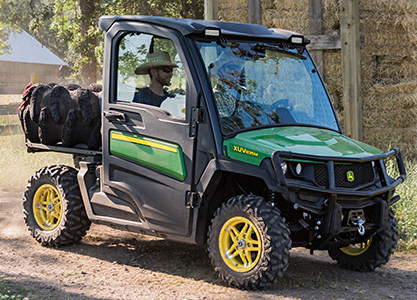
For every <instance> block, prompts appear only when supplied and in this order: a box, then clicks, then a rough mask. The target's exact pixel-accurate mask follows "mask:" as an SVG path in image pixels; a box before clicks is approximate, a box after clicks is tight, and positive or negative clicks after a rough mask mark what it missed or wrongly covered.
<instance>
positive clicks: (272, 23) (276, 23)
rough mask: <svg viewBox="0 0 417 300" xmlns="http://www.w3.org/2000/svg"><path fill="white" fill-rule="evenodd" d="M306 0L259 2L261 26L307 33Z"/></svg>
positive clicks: (267, 0)
mask: <svg viewBox="0 0 417 300" xmlns="http://www.w3.org/2000/svg"><path fill="white" fill-rule="evenodd" d="M308 5H309V4H308V0H299V1H293V0H265V1H261V7H262V8H261V9H262V25H264V26H267V27H274V28H281V29H287V30H291V31H295V32H299V33H301V34H305V35H308V33H309V15H308Z"/></svg>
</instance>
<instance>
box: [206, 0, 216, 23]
mask: <svg viewBox="0 0 417 300" xmlns="http://www.w3.org/2000/svg"><path fill="white" fill-rule="evenodd" d="M204 19H205V20H218V19H219V5H218V1H217V0H204Z"/></svg>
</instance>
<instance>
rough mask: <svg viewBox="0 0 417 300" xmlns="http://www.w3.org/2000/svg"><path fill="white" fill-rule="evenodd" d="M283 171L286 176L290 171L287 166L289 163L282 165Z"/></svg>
mask: <svg viewBox="0 0 417 300" xmlns="http://www.w3.org/2000/svg"><path fill="white" fill-rule="evenodd" d="M281 169H282V172H283V173H284V175H285V174H286V173H287V171H288V166H287V163H286V162H285V161H283V162H282V163H281Z"/></svg>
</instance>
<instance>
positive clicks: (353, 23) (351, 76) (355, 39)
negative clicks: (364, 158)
mask: <svg viewBox="0 0 417 300" xmlns="http://www.w3.org/2000/svg"><path fill="white" fill-rule="evenodd" d="M340 32H341V44H342V76H343V102H344V133H345V135H346V136H348V137H351V138H353V139H356V140H362V138H363V134H362V100H361V95H360V92H361V75H360V69H361V66H360V38H359V5H358V0H340Z"/></svg>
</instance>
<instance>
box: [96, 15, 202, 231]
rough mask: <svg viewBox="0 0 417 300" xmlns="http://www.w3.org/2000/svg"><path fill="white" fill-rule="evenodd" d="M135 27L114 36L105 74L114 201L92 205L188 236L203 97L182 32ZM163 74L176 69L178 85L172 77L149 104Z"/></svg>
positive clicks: (106, 141) (106, 162)
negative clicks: (197, 113)
mask: <svg viewBox="0 0 417 300" xmlns="http://www.w3.org/2000/svg"><path fill="white" fill-rule="evenodd" d="M128 25H129V26H126V24H125V25H124V26H123V29H124V30H119V29H118V28H117V26H114V28H113V29H112V30H111V31H110V32H108V33H107V36H106V39H107V38H108V37H109V36H110V37H111V40H112V43H111V47H112V51H111V64H109V65H108V66H107V68H106V69H105V75H104V80H107V81H106V82H110V85H109V86H108V90H106V89H105V90H104V96H103V127H102V129H103V137H104V138H103V169H104V171H103V174H102V175H101V179H102V193H101V194H103V193H104V194H105V196H106V197H101V198H97V199H96V201H92V207H93V210H94V213H96V214H100V215H102V216H106V217H111V218H120V219H123V220H129V221H130V222H131V226H135V227H139V228H140V227H143V228H146V229H148V230H153V231H157V232H159V233H167V234H175V235H181V236H188V235H189V234H190V232H189V231H190V216H191V210H192V209H191V208H190V207H189V205H188V198H189V195H190V193H191V192H192V178H193V164H192V157H193V153H194V139H195V136H194V134H193V131H192V130H191V126H192V124H191V118H192V116H191V114H192V108H193V107H196V105H197V95H198V91H197V87H196V83H195V82H194V81H193V79H192V77H193V76H190V67H189V66H190V62H189V61H187V59H186V58H189V55H188V54H187V53H186V51H187V50H186V49H185V48H186V47H185V46H184V42H185V41H183V40H181V37H180V36H177V35H176V34H175V32H171V31H170V30H168V29H165V28H162V27H161V28H158V26H154V25H144V24H141V25H140V27H138V26H137V25H136V24H135V23H133V22H131V23H128ZM126 28H128V29H129V30H126ZM138 28H140V30H138ZM106 46H107V45H106ZM184 49H185V50H184ZM155 53H156V54H158V53H159V54H161V53H163V55H162V56H163V59H164V60H165V62H166V60H170V62H171V64H170V65H169V66H168V68H166V67H167V66H165V70H164V68H163V67H159V66H157V65H156V64H155V63H154V64H152V62H153V61H154V57H155V55H154V54H155ZM156 56H158V55H156ZM159 56H161V55H159ZM158 59H160V57H159V58H158ZM158 59H156V60H158ZM165 64H166V65H167V64H168V63H165ZM149 67H152V69H153V71H149V70H150V69H149V70H147V68H149ZM158 68H159V69H158ZM155 69H158V70H156V71H157V72H159V73H158V74H161V76H164V75H166V74H164V73H170V72H171V71H172V77H171V78H170V84H169V82H168V81H167V80H166V78H165V81H164V80H161V81H162V83H161V82H160V83H159V85H163V86H164V89H165V90H166V92H164V93H165V94H164V95H163V96H162V97H161V96H159V97H158V98H157V99H153V98H152V97H151V100H152V101H140V100H138V99H142V98H143V97H141V96H138V95H139V93H141V92H143V91H144V89H148V88H147V87H149V86H152V87H154V86H155V84H154V82H155V81H154V80H155V78H156V76H155ZM106 72H107V73H106ZM152 74H153V78H152V80H151V78H150V76H152ZM106 76H107V79H106ZM168 77H169V76H168ZM109 78H111V80H109ZM147 92H148V93H149V90H148V91H147ZM147 96H149V95H147ZM165 96H166V98H165V99H163V98H164V97H165ZM153 97H154V96H153ZM148 98H149V97H148ZM161 99H162V100H161ZM154 100H155V101H154ZM100 199H101V200H100ZM93 200H94V199H93Z"/></svg>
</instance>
